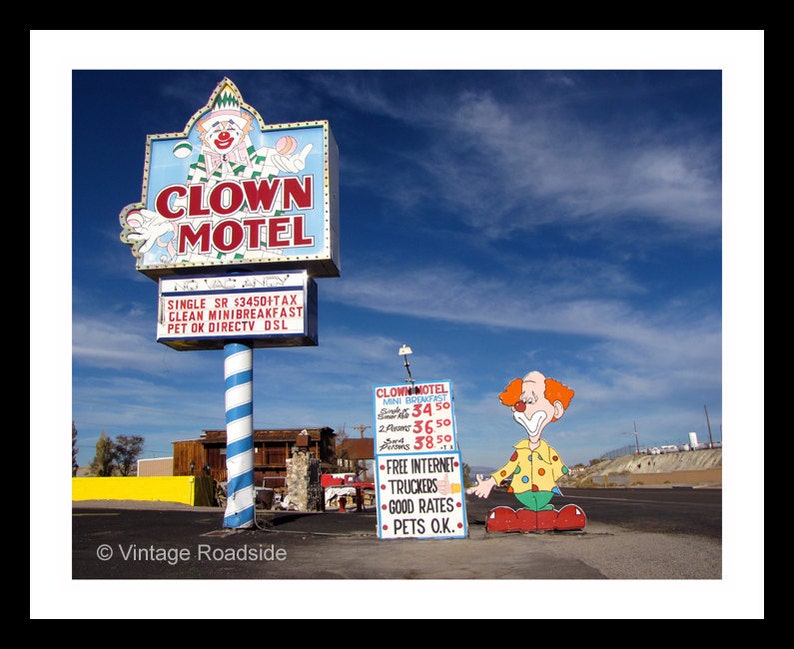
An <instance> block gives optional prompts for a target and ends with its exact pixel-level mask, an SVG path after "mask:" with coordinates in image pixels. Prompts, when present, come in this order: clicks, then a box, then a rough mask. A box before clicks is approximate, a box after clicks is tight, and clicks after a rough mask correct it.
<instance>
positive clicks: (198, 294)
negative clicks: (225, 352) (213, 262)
mask: <svg viewBox="0 0 794 649" xmlns="http://www.w3.org/2000/svg"><path fill="white" fill-rule="evenodd" d="M159 286H160V290H159V300H158V313H157V342H160V343H163V344H165V345H168V346H169V347H172V348H174V349H177V350H180V351H184V350H195V349H221V348H223V346H224V345H225V344H226V343H227V342H229V341H234V340H240V341H244V342H246V343H247V344H250V345H251V346H252V347H288V346H308V345H316V344H317V284H316V283H315V282H314V280H313V279H311V278H310V277H308V275H307V273H306V271H305V270H304V271H292V272H286V271H285V272H272V273H252V274H242V275H226V276H212V277H205V276H195V277H180V278H160V281H159Z"/></svg>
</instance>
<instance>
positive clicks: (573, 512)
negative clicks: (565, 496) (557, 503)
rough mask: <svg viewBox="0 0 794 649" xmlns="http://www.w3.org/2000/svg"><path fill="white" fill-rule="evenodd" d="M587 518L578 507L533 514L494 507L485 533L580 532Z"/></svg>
mask: <svg viewBox="0 0 794 649" xmlns="http://www.w3.org/2000/svg"><path fill="white" fill-rule="evenodd" d="M586 524H587V517H586V516H585V513H584V512H583V511H582V509H581V507H579V506H578V505H565V507H563V508H562V509H560V510H559V511H557V510H556V509H547V510H543V511H539V512H534V511H532V510H531V509H518V510H514V509H512V508H510V507H505V506H499V507H494V508H493V509H492V510H491V511H490V512H488V518H487V520H486V522H485V529H486V531H487V532H543V531H551V530H559V531H569V530H581V529H583V528H584V527H585V525H586Z"/></svg>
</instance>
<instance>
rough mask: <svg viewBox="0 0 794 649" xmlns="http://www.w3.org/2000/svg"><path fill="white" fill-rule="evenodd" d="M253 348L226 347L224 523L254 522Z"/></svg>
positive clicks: (244, 526)
mask: <svg viewBox="0 0 794 649" xmlns="http://www.w3.org/2000/svg"><path fill="white" fill-rule="evenodd" d="M253 358H254V353H253V349H252V348H251V347H250V346H249V345H246V344H243V343H228V344H227V345H226V346H225V347H224V375H225V377H226V476H227V481H228V482H227V488H226V491H227V494H228V496H227V500H226V515H225V516H224V518H223V526H224V527H232V528H238V529H249V528H251V527H253V526H254V523H255V521H254V517H255V515H256V510H255V503H254V407H253V405H254V404H253V378H254V377H253V366H254V363H253Z"/></svg>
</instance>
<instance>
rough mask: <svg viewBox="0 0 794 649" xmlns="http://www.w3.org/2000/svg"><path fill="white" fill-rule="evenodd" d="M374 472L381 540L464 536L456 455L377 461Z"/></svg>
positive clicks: (459, 466) (415, 455)
mask: <svg viewBox="0 0 794 649" xmlns="http://www.w3.org/2000/svg"><path fill="white" fill-rule="evenodd" d="M375 466H376V484H377V486H378V487H377V502H378V536H379V537H380V538H381V539H398V538H419V539H421V538H465V537H466V536H467V535H468V529H467V520H466V498H465V495H464V494H465V490H464V489H463V465H462V462H461V456H460V453H459V452H458V451H449V452H441V453H410V454H406V455H380V456H377V457H376V463H375Z"/></svg>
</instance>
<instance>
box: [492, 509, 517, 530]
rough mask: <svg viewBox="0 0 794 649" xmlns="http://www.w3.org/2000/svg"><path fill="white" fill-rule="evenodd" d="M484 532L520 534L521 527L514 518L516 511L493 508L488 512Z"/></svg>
mask: <svg viewBox="0 0 794 649" xmlns="http://www.w3.org/2000/svg"><path fill="white" fill-rule="evenodd" d="M485 530H486V531H487V532H520V531H521V527H520V525H519V522H518V518H517V517H516V511H515V510H514V509H513V508H511V507H505V506H499V507H494V508H493V509H492V510H491V511H490V512H488V518H487V519H486V521H485Z"/></svg>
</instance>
